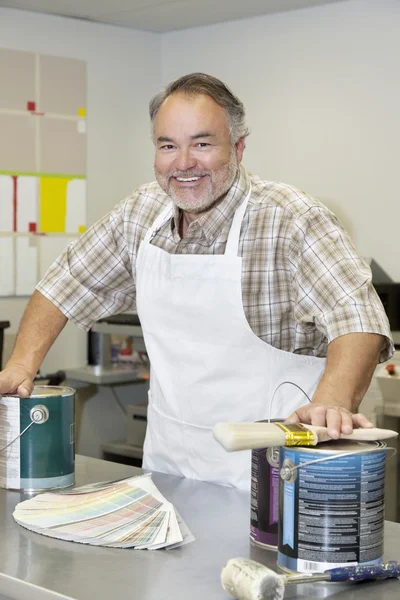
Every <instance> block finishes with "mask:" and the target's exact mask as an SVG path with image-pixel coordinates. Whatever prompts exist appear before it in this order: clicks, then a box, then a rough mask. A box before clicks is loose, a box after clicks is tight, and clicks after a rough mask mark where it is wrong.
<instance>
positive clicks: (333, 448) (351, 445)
mask: <svg viewBox="0 0 400 600" xmlns="http://www.w3.org/2000/svg"><path fill="white" fill-rule="evenodd" d="M385 447H386V444H385V442H367V441H356V440H332V441H330V442H322V443H321V444H317V446H308V447H300V446H299V447H298V448H296V449H298V450H299V451H304V452H314V453H318V454H337V455H338V456H340V455H341V454H345V453H346V452H357V454H358V453H362V451H363V450H365V453H368V452H376V450H379V449H383V448H385ZM292 449H293V448H290V450H292Z"/></svg>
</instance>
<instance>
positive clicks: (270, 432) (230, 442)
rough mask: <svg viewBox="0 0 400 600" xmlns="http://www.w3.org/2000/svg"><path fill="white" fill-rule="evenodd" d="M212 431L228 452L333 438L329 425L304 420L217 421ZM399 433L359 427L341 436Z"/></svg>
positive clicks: (378, 436) (379, 437)
mask: <svg viewBox="0 0 400 600" xmlns="http://www.w3.org/2000/svg"><path fill="white" fill-rule="evenodd" d="M213 435H214V438H215V439H216V440H217V442H219V443H220V444H221V446H223V447H224V448H225V450H227V451H228V452H234V451H236V450H255V449H257V448H268V447H270V446H315V445H316V444H319V443H320V442H328V441H331V440H332V438H331V437H329V435H328V429H327V428H326V427H319V426H317V425H304V424H302V423H265V422H259V423H217V424H216V425H215V426H214V428H213ZM398 435H399V434H398V433H397V431H390V430H389V429H376V428H375V427H371V428H365V429H364V428H361V427H360V428H359V429H354V430H353V433H348V434H344V433H341V434H340V436H339V439H341V440H354V441H362V442H373V441H378V440H387V439H389V438H393V437H396V436H398Z"/></svg>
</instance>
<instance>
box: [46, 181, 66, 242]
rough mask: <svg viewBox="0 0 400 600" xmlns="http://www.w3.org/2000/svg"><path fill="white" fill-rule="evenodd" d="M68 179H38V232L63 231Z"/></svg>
mask: <svg viewBox="0 0 400 600" xmlns="http://www.w3.org/2000/svg"><path fill="white" fill-rule="evenodd" d="M68 181H70V178H69V177H68V178H67V177H58V178H50V177H41V178H40V231H43V232H46V233H59V232H60V233H61V232H64V231H65V217H66V210H67V185H68Z"/></svg>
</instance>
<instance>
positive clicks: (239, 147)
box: [235, 137, 246, 163]
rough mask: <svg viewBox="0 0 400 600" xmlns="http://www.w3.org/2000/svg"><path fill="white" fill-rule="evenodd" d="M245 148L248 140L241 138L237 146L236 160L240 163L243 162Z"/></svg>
mask: <svg viewBox="0 0 400 600" xmlns="http://www.w3.org/2000/svg"><path fill="white" fill-rule="evenodd" d="M245 148H246V138H245V137H241V138H240V139H239V140H238V141H237V142H236V144H235V150H236V158H237V161H238V162H239V163H240V162H242V158H243V152H244V149H245Z"/></svg>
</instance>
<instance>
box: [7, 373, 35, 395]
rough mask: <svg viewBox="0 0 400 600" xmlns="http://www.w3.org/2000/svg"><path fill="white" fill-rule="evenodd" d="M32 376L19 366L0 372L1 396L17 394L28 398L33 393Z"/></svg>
mask: <svg viewBox="0 0 400 600" xmlns="http://www.w3.org/2000/svg"><path fill="white" fill-rule="evenodd" d="M33 386H34V383H33V377H32V374H31V373H29V372H28V371H27V369H25V368H24V367H20V366H19V365H10V366H7V367H6V368H5V369H4V370H3V371H0V394H15V395H16V396H19V397H20V398H27V397H28V396H30V395H31V393H32V391H33Z"/></svg>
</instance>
